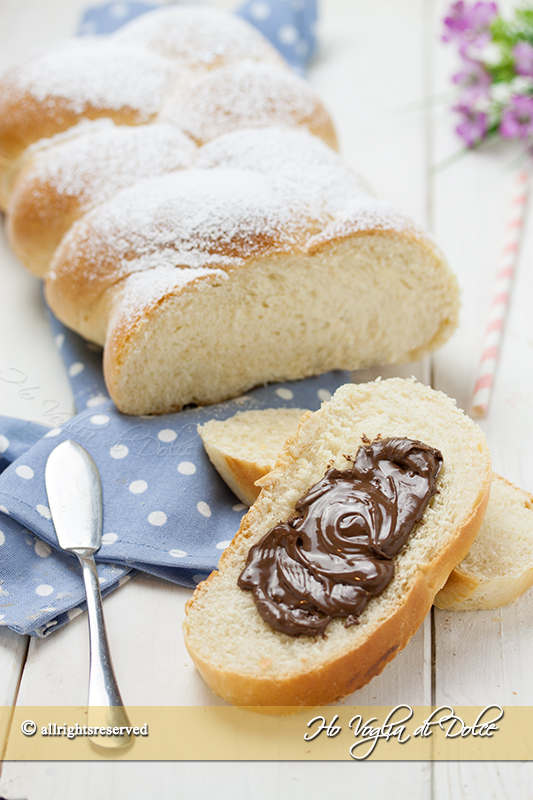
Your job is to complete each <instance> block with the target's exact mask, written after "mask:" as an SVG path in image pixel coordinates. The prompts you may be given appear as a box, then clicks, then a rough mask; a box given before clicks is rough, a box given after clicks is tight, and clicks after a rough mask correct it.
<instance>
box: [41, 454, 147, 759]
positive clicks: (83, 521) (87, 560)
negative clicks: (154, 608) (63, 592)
mask: <svg viewBox="0 0 533 800" xmlns="http://www.w3.org/2000/svg"><path fill="white" fill-rule="evenodd" d="M45 483H46V492H47V495H48V502H49V505H50V512H51V514H52V521H53V523H54V527H55V531H56V534H57V539H58V542H59V545H60V547H61V548H62V549H63V550H65V551H66V552H67V553H73V554H75V555H77V556H78V559H79V561H80V564H81V567H82V570H83V580H84V583H85V592H86V595H87V616H88V620H89V651H90V668H89V696H88V701H87V723H88V726H89V727H91V728H95V727H97V728H101V727H105V728H108V727H111V728H117V727H118V728H124V727H126V728H130V731H128V732H127V731H123V732H122V733H121V734H120V735H107V733H106V735H102V736H100V735H97V736H94V737H91V739H92V741H93V742H94V743H95V744H97V745H98V746H99V747H109V748H119V747H125V746H127V745H128V744H130V743H131V738H132V737H131V726H130V721H129V719H128V715H127V713H126V710H125V708H124V705H123V702H122V698H121V696H120V691H119V688H118V684H117V680H116V678H115V673H114V671H113V664H112V661H111V654H110V652H109V644H108V641H107V634H106V629H105V623H104V613H103V609H102V596H101V594H100V585H99V582H98V573H97V571H96V564H95V563H94V557H93V555H94V553H95V552H96V551H97V550H98V549H99V548H100V545H101V543H102V485H101V482H100V475H99V473H98V469H97V467H96V464H95V463H94V461H93V459H92V458H91V456H90V455H89V453H88V452H87V451H86V450H84V448H83V447H81V446H80V445H79V444H77V442H73V441H71V440H70V439H69V440H67V441H65V442H62V443H61V444H60V445H58V446H57V447H56V448H54V450H52V452H51V453H50V455H49V457H48V461H47V463H46V469H45Z"/></svg>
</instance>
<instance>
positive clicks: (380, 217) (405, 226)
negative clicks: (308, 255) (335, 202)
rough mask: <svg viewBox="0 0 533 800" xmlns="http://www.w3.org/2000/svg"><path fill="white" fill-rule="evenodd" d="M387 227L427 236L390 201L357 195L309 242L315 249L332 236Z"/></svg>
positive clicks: (387, 228) (391, 229)
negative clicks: (358, 196)
mask: <svg viewBox="0 0 533 800" xmlns="http://www.w3.org/2000/svg"><path fill="white" fill-rule="evenodd" d="M373 230H387V231H395V232H397V233H405V232H406V231H410V232H412V233H414V234H415V235H417V236H424V233H423V232H422V230H421V229H420V228H418V227H417V226H415V225H414V223H413V222H412V221H411V220H410V219H409V218H408V217H406V216H405V215H404V214H402V213H401V212H400V211H398V210H397V209H396V208H395V207H394V206H392V205H390V203H386V202H384V201H383V200H377V199H375V198H373V197H365V198H354V199H352V200H350V201H349V202H348V203H347V204H346V206H345V207H344V209H343V210H342V212H341V213H340V214H338V216H337V218H336V219H335V220H334V221H333V222H332V223H330V225H328V226H327V227H326V228H325V229H324V230H323V231H322V233H319V234H318V235H316V236H313V237H312V238H311V239H310V240H309V242H308V248H310V249H312V248H313V247H315V246H316V245H318V244H321V243H322V242H327V241H329V240H330V239H336V238H343V237H344V236H350V235H351V234H353V233H357V232H360V231H373Z"/></svg>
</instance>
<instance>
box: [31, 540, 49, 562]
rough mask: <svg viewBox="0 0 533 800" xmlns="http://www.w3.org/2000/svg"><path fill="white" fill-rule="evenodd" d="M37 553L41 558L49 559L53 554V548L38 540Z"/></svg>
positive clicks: (36, 544)
mask: <svg viewBox="0 0 533 800" xmlns="http://www.w3.org/2000/svg"><path fill="white" fill-rule="evenodd" d="M35 552H36V553H37V555H38V556H39V557H40V558H47V557H48V556H49V555H50V553H51V552H52V548H51V547H50V545H49V544H46V542H41V540H40V539H38V540H37V541H36V542H35Z"/></svg>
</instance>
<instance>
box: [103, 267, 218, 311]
mask: <svg viewBox="0 0 533 800" xmlns="http://www.w3.org/2000/svg"><path fill="white" fill-rule="evenodd" d="M206 275H216V276H217V277H218V278H219V279H220V280H227V279H228V275H227V274H226V273H225V272H223V271H222V270H217V269H174V268H172V267H164V266H161V267H158V268H157V269H151V270H148V271H146V272H141V273H135V274H133V275H130V276H129V277H128V278H127V279H126V280H125V281H124V282H123V284H122V286H121V288H120V291H119V294H118V295H117V298H116V301H115V304H114V315H115V318H116V316H118V318H119V319H120V318H124V317H126V318H129V319H131V318H132V317H134V316H136V315H138V314H139V313H142V312H143V311H144V310H145V309H146V308H148V307H150V306H151V305H152V304H154V303H156V302H157V301H158V300H160V299H161V298H162V297H165V296H166V295H168V293H169V292H173V291H175V290H179V289H182V288H184V287H185V286H187V284H189V283H191V282H192V281H194V280H196V279H197V278H201V277H205V276H206Z"/></svg>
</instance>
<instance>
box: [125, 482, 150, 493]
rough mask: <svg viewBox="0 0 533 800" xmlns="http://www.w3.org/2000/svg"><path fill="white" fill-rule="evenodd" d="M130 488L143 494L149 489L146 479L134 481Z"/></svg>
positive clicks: (132, 491) (131, 490)
mask: <svg viewBox="0 0 533 800" xmlns="http://www.w3.org/2000/svg"><path fill="white" fill-rule="evenodd" d="M128 488H129V490H130V492H131V493H132V494H142V493H143V492H145V491H146V490H147V489H148V484H147V483H146V481H133V482H132V483H130V485H129V487H128Z"/></svg>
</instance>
